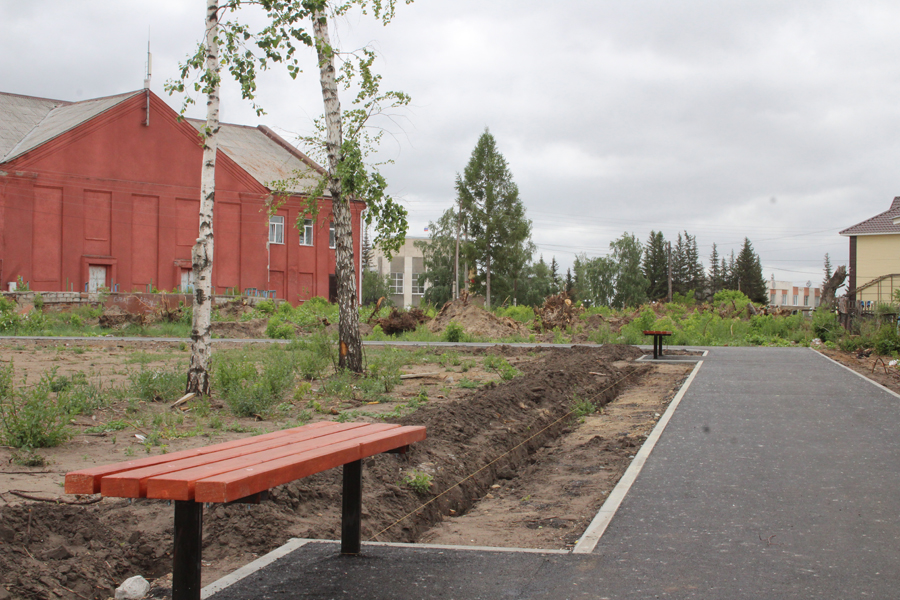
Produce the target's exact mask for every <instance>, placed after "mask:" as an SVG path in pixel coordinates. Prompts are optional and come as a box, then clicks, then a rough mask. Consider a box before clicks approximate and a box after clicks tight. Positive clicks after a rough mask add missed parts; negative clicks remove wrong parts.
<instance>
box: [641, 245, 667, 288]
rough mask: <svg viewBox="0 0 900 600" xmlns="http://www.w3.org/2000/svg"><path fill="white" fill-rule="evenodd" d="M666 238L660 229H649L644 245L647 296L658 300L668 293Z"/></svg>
mask: <svg viewBox="0 0 900 600" xmlns="http://www.w3.org/2000/svg"><path fill="white" fill-rule="evenodd" d="M668 260H669V259H668V254H667V251H666V238H664V237H663V234H662V231H651V232H650V237H649V238H647V245H646V246H644V264H643V270H644V277H645V278H646V279H647V296H648V297H649V298H650V299H651V300H660V299H662V298H665V297H666V296H667V295H668V293H669V264H668Z"/></svg>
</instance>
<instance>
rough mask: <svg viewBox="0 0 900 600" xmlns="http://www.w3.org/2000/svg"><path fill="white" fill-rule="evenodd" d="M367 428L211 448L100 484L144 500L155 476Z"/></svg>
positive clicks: (325, 429)
mask: <svg viewBox="0 0 900 600" xmlns="http://www.w3.org/2000/svg"><path fill="white" fill-rule="evenodd" d="M364 425H365V424H364V423H329V424H328V425H325V426H322V427H311V428H308V429H304V430H301V431H296V432H294V433H292V434H291V435H283V436H280V437H277V438H271V439H267V440H260V441H256V443H253V444H244V445H243V446H237V447H232V448H225V449H220V446H209V447H208V448H209V449H215V450H216V451H215V452H207V453H204V454H201V455H198V456H192V457H188V458H182V459H180V460H178V459H176V460H171V461H169V462H164V463H159V464H156V465H150V466H147V467H143V468H140V469H129V470H127V471H121V472H119V473H113V474H111V475H107V476H105V477H103V478H102V479H101V481H100V491H101V493H102V494H103V495H104V496H115V497H119V498H143V497H146V495H147V480H148V479H150V478H151V477H154V476H158V475H165V474H166V473H173V472H175V471H184V470H187V469H190V468H193V467H199V466H203V465H208V464H215V463H218V462H221V461H225V460H228V459H233V458H238V457H242V456H255V455H256V454H257V453H260V452H263V451H265V450H272V449H276V448H284V447H287V446H291V445H293V444H297V443H300V442H305V441H308V440H311V441H313V442H314V443H317V442H319V440H320V439H321V438H323V437H327V436H330V435H333V434H336V433H342V432H348V431H353V430H354V429H357V428H360V427H363V426H364ZM250 439H255V438H250ZM324 443H327V442H324ZM288 452H289V451H288Z"/></svg>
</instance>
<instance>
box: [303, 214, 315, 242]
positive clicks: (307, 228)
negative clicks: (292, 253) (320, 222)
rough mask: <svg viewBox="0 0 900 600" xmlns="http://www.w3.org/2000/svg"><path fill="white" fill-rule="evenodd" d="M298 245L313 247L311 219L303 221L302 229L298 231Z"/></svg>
mask: <svg viewBox="0 0 900 600" xmlns="http://www.w3.org/2000/svg"><path fill="white" fill-rule="evenodd" d="M300 245H301V246H312V245H313V222H312V219H303V229H302V231H300Z"/></svg>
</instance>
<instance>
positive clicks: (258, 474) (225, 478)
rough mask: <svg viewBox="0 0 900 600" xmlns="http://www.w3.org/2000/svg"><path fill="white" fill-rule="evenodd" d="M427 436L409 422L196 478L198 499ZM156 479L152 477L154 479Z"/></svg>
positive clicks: (269, 483)
mask: <svg viewBox="0 0 900 600" xmlns="http://www.w3.org/2000/svg"><path fill="white" fill-rule="evenodd" d="M424 439H425V427H422V426H406V427H397V428H395V429H391V430H388V431H382V432H378V433H373V434H372V435H368V436H365V437H362V438H359V439H357V440H353V441H348V442H346V443H342V444H339V445H336V446H334V447H331V448H317V449H314V450H310V451H309V452H305V453H304V454H303V456H302V457H301V456H292V457H284V458H281V459H277V460H272V461H269V462H267V463H265V464H262V465H257V466H252V467H246V468H243V469H240V470H237V471H231V472H228V473H222V474H219V475H215V476H211V477H207V478H204V479H202V480H200V481H197V482H196V486H195V490H194V500H195V501H196V502H231V501H233V500H238V499H239V498H244V497H245V496H249V495H251V494H255V493H257V492H261V491H263V490H268V489H270V488H273V487H276V486H279V485H283V484H285V483H289V482H291V481H294V480H296V479H301V478H303V477H307V476H309V475H312V474H314V473H319V472H321V471H326V470H328V469H332V468H334V467H337V466H340V465H344V464H347V463H349V462H353V461H356V460H360V459H363V458H366V457H368V456H373V455H374V454H380V453H381V452H385V451H387V450H392V449H394V448H400V447H402V446H408V445H409V444H412V443H414V442H418V441H421V440H424ZM151 483H152V481H151Z"/></svg>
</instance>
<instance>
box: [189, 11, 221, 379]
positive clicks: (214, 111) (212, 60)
mask: <svg viewBox="0 0 900 600" xmlns="http://www.w3.org/2000/svg"><path fill="white" fill-rule="evenodd" d="M218 10H219V6H218V0H207V1H206V69H207V72H208V73H211V74H212V75H213V76H214V77H216V78H217V81H216V83H215V85H214V86H212V88H211V90H210V92H209V95H208V97H207V100H206V131H205V132H204V138H203V165H202V170H201V175H200V229H199V234H198V236H197V243H196V244H194V247H193V249H192V250H191V268H192V270H193V276H194V282H193V283H194V306H193V327H192V329H191V366H190V368H189V370H188V379H187V387H186V389H185V392H186V393H190V392H194V393H196V394H205V395H209V357H210V350H211V348H210V321H211V317H212V267H213V206H214V203H215V194H216V148H217V146H218V137H217V134H218V133H219V84H218V75H219V46H218V43H217V42H216V33H217V32H218Z"/></svg>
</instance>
